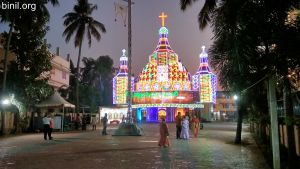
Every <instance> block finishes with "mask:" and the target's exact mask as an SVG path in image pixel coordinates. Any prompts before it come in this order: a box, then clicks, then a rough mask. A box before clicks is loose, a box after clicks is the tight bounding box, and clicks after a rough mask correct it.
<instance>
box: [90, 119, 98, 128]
mask: <svg viewBox="0 0 300 169" xmlns="http://www.w3.org/2000/svg"><path fill="white" fill-rule="evenodd" d="M91 123H92V127H93V130H96V128H97V126H96V117H95V116H93V117H92V119H91Z"/></svg>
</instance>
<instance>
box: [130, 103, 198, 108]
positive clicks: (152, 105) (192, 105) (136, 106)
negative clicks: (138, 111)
mask: <svg viewBox="0 0 300 169" xmlns="http://www.w3.org/2000/svg"><path fill="white" fill-rule="evenodd" d="M145 107H176V108H204V105H203V104H198V103H194V104H174V103H162V104H134V105H132V108H145Z"/></svg>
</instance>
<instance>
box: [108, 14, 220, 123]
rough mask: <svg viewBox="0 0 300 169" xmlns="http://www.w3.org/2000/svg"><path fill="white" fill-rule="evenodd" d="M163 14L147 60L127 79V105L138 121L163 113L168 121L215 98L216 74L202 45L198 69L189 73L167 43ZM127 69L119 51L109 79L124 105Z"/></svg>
mask: <svg viewBox="0 0 300 169" xmlns="http://www.w3.org/2000/svg"><path fill="white" fill-rule="evenodd" d="M166 17H167V16H166V15H165V14H164V13H162V15H161V16H160V18H162V27H161V28H160V29H159V41H158V45H157V47H156V48H155V50H154V52H153V53H152V54H151V55H150V56H149V57H148V63H147V64H146V65H145V67H144V68H143V70H142V71H141V73H140V74H139V76H138V77H136V79H134V78H133V77H132V79H131V84H132V85H131V86H132V88H131V106H132V109H133V110H134V111H133V112H134V116H135V118H136V119H137V120H138V121H146V122H157V121H158V120H159V119H160V118H162V117H163V118H165V119H166V121H168V122H172V121H174V120H175V117H176V115H177V114H178V112H181V114H182V115H184V114H186V112H189V111H192V110H194V109H195V108H203V107H204V103H214V102H215V100H216V76H215V75H214V74H213V73H212V72H211V71H210V68H209V65H208V55H207V53H206V52H205V47H204V46H203V47H202V53H201V54H200V57H199V59H200V65H199V69H198V71H197V72H196V73H195V74H194V75H191V74H190V73H189V72H188V71H187V69H186V67H185V66H184V65H183V64H182V62H181V61H180V58H179V56H178V55H177V53H176V52H175V51H174V50H173V49H172V48H171V46H170V44H169V41H168V29H167V28H166V27H165V26H164V19H165V18H166ZM127 69H128V68H127V57H126V56H125V51H123V55H122V57H121V58H120V69H119V73H118V74H117V75H116V76H115V77H114V79H113V103H114V104H115V105H127V99H126V97H127V84H128V83H127V81H128V80H127V79H128V74H127Z"/></svg>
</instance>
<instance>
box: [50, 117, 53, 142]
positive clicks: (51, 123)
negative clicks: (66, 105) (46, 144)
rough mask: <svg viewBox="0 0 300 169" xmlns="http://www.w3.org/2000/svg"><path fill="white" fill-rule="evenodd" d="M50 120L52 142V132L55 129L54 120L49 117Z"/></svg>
mask: <svg viewBox="0 0 300 169" xmlns="http://www.w3.org/2000/svg"><path fill="white" fill-rule="evenodd" d="M49 118H50V125H49V140H52V139H53V137H52V131H53V129H54V120H53V118H52V117H51V116H49Z"/></svg>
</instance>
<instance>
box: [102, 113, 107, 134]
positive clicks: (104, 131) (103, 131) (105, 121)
mask: <svg viewBox="0 0 300 169" xmlns="http://www.w3.org/2000/svg"><path fill="white" fill-rule="evenodd" d="M107 121H108V119H107V113H105V115H104V117H103V118H102V124H103V130H102V135H107V132H106V128H107Z"/></svg>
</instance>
